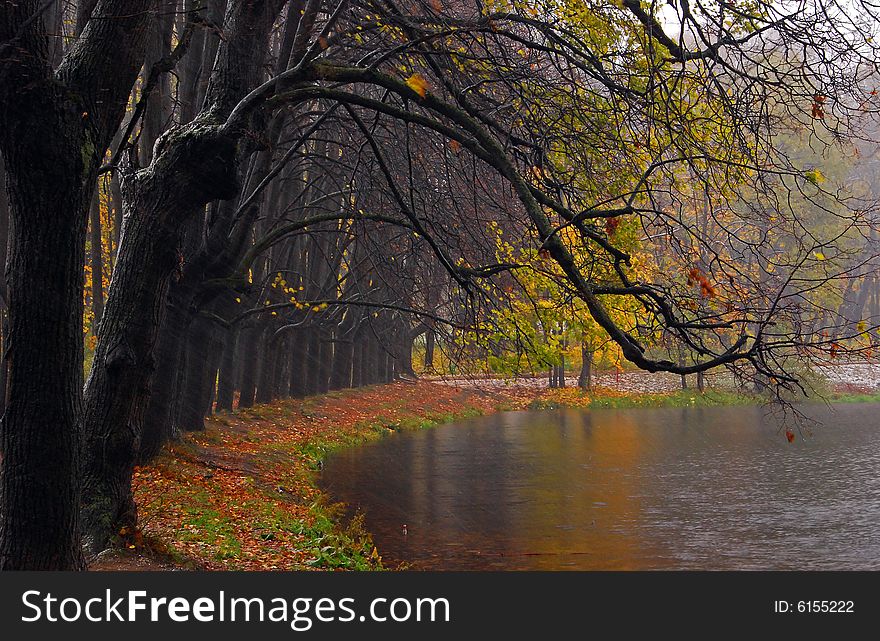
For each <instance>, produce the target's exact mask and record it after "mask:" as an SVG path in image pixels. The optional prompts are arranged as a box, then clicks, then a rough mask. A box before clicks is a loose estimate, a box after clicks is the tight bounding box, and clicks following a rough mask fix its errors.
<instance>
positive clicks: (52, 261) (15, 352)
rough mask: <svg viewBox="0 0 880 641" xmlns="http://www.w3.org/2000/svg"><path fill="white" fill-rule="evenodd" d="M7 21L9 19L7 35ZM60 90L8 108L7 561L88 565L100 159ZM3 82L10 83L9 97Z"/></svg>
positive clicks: (2, 133)
mask: <svg viewBox="0 0 880 641" xmlns="http://www.w3.org/2000/svg"><path fill="white" fill-rule="evenodd" d="M2 31H3V29H2V25H0V41H3V38H2ZM0 66H2V65H0ZM3 83H4V81H0V85H2V84H3ZM55 92H56V94H53V96H52V99H53V100H54V101H55V102H57V103H60V104H61V105H63V106H62V107H60V108H58V109H57V110H56V109H55V108H54V107H55V105H53V104H46V102H47V99H46V95H45V93H46V92H42V91H38V90H31V89H29V90H28V91H27V92H24V93H23V94H21V95H19V96H17V97H16V98H15V99H14V100H13V101H12V102H13V103H14V105H15V107H14V108H13V110H12V111H13V113H12V114H10V113H9V112H10V109H9V107H5V108H0V148H2V151H3V154H4V160H5V169H6V189H7V194H8V198H9V200H8V206H9V214H10V222H11V230H10V231H11V233H10V243H9V256H8V259H7V286H8V287H7V296H8V303H9V325H8V327H9V332H8V334H7V336H6V338H7V344H6V345H5V347H6V351H5V354H6V361H7V363H8V365H9V369H8V376H9V380H8V388H7V404H6V412H5V414H4V415H3V420H2V427H0V460H2V462H3V464H2V465H0V506H2V510H0V570H28V569H29V570H69V569H78V568H82V567H83V557H82V553H81V550H80V544H79V541H80V539H79V497H80V474H79V463H80V429H79V420H80V411H81V407H82V404H81V403H82V376H83V375H82V359H83V340H82V292H83V264H84V259H85V238H86V221H87V220H88V207H89V203H90V201H91V195H92V194H91V192H92V187H93V185H94V182H95V180H94V175H95V174H94V163H92V162H91V161H90V162H89V164H90V165H92V166H88V165H84V162H83V160H84V158H83V156H84V154H83V149H86V148H87V143H90V141H89V140H88V139H87V137H86V135H85V132H84V131H83V127H82V124H81V120H82V108H81V105H79V104H77V103H76V102H75V101H73V100H69V99H68V98H67V97H65V96H59V95H57V93H62V92H61V91H60V90H57V89H56V90H55ZM4 93H5V91H4V88H3V87H0V105H2V103H3V102H4V100H5V98H3V97H2V94H4ZM7 104H8V103H7ZM29 134H34V135H29Z"/></svg>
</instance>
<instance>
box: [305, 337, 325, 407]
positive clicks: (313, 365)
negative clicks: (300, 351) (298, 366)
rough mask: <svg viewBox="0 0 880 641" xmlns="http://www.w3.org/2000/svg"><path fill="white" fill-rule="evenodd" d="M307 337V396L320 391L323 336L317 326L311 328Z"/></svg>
mask: <svg viewBox="0 0 880 641" xmlns="http://www.w3.org/2000/svg"><path fill="white" fill-rule="evenodd" d="M306 337H307V339H308V343H307V345H306V360H305V364H304V366H303V374H304V378H305V382H306V396H312V395H314V394H317V393H318V392H319V389H320V388H319V386H318V375H319V368H318V359H320V358H321V338H320V336H319V335H318V329H317V328H314V327H313V328H311V329H310V330H309V331H308V332H307V333H306Z"/></svg>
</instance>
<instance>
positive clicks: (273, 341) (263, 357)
mask: <svg viewBox="0 0 880 641" xmlns="http://www.w3.org/2000/svg"><path fill="white" fill-rule="evenodd" d="M277 354H278V340H277V338H276V337H275V328H274V327H273V326H272V325H271V324H270V325H269V326H268V327H266V331H265V332H264V334H263V341H262V345H261V347H260V357H259V359H258V362H259V378H258V379H257V396H256V402H257V403H271V402H272V401H273V400H274V396H273V392H274V391H275V390H274V388H273V384H272V383H273V375H274V374H275V359H276V358H277Z"/></svg>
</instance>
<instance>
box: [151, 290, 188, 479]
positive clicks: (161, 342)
mask: <svg viewBox="0 0 880 641" xmlns="http://www.w3.org/2000/svg"><path fill="white" fill-rule="evenodd" d="M189 300H190V299H189V297H188V296H186V295H185V292H184V291H183V290H182V289H181V288H179V287H174V286H172V289H171V291H170V292H169V295H168V301H167V304H166V305H165V314H164V318H163V320H162V324H161V326H160V327H161V329H160V331H159V338H158V341H157V343H156V374H155V376H154V377H153V381H152V384H151V385H150V397H149V400H148V402H147V409H146V410H145V411H144V421H143V431H142V438H141V443H140V448H139V453H138V461H139V462H141V463H143V462H146V461H149V460H150V459H152V458H153V457H154V456H156V455H157V454H158V453H159V452H160V451H161V449H162V446H163V445H164V444H165V443H167V442H168V441H169V440H171V438H173V437H174V434H175V430H176V427H175V424H174V423H175V419H176V416H177V413H176V411H175V400H176V394H177V392H178V388H177V383H178V381H179V380H182V376H181V375H180V373H181V370H183V369H184V366H183V365H184V361H185V359H184V358H183V351H184V345H185V340H184V339H185V337H186V332H187V328H188V327H189V323H190V321H191V318H192V317H191V314H190V311H189V305H188V303H189Z"/></svg>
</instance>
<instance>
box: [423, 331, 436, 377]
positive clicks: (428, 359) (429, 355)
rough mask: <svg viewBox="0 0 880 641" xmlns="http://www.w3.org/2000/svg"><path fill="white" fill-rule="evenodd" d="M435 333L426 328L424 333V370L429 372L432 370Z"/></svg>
mask: <svg viewBox="0 0 880 641" xmlns="http://www.w3.org/2000/svg"><path fill="white" fill-rule="evenodd" d="M435 336H436V334H435V332H434V330H433V329H431V328H428V329H427V330H426V331H425V369H426V370H428V371H431V370H433V369H434V339H435Z"/></svg>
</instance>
